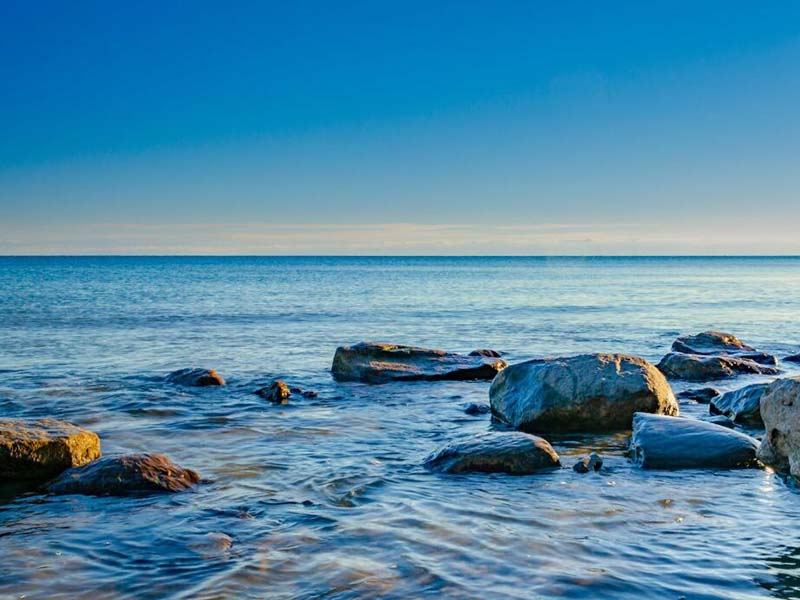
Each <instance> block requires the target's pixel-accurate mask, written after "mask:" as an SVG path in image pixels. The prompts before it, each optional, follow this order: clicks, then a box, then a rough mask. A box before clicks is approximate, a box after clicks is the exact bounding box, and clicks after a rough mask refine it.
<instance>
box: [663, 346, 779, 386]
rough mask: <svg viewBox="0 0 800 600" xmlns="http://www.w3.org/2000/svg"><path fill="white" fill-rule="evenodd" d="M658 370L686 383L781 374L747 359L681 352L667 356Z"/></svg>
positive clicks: (773, 368)
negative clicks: (737, 376) (753, 375)
mask: <svg viewBox="0 0 800 600" xmlns="http://www.w3.org/2000/svg"><path fill="white" fill-rule="evenodd" d="M658 369H659V370H660V371H661V372H662V373H664V375H666V376H667V377H670V378H673V379H684V380H686V381H711V380H715V379H726V378H728V377H735V376H736V375H742V374H745V373H752V374H759V375H776V374H778V373H780V371H779V370H778V369H776V368H775V367H768V366H765V365H761V364H759V363H757V362H754V361H752V360H749V359H746V358H739V357H735V356H706V355H702V354H683V353H681V352H670V353H669V354H667V355H666V356H665V357H664V358H662V359H661V362H659V363H658Z"/></svg>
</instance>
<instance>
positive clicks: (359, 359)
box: [331, 342, 507, 383]
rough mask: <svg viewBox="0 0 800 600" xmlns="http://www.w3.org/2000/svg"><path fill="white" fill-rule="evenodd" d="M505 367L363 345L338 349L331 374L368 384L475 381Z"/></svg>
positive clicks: (461, 357)
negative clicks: (417, 381)
mask: <svg viewBox="0 0 800 600" xmlns="http://www.w3.org/2000/svg"><path fill="white" fill-rule="evenodd" d="M506 366H507V363H506V362H505V361H504V360H502V359H499V358H490V357H485V356H464V355H463V354H454V353H452V352H445V351H444V350H430V349H428V348H415V347H413V346H399V345H396V344H382V343H375V342H361V343H359V344H355V345H354V346H341V347H339V348H337V349H336V354H335V356H334V357H333V366H332V367H331V372H332V373H333V376H334V378H335V379H337V380H339V381H362V382H365V383H386V382H389V381H414V380H426V381H436V380H475V379H493V378H494V376H495V375H497V373H498V372H499V371H501V370H502V369H504V368H505V367H506Z"/></svg>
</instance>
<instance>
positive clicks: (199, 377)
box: [167, 367, 225, 387]
mask: <svg viewBox="0 0 800 600" xmlns="http://www.w3.org/2000/svg"><path fill="white" fill-rule="evenodd" d="M167 383H173V384H175V385H185V386H189V387H206V386H210V385H225V380H224V379H223V378H222V377H221V376H220V374H219V373H217V372H216V371H215V370H214V369H198V368H191V367H190V368H187V369H178V370H177V371H173V372H172V373H170V374H169V375H167Z"/></svg>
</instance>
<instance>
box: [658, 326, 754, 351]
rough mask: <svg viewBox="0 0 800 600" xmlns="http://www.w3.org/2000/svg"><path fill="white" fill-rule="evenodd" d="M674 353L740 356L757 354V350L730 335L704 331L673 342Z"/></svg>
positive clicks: (681, 337)
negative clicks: (750, 353)
mask: <svg viewBox="0 0 800 600" xmlns="http://www.w3.org/2000/svg"><path fill="white" fill-rule="evenodd" d="M672 351H673V352H683V353H684V354H738V353H741V352H755V351H756V349H755V348H753V347H752V346H748V345H747V344H745V343H744V342H743V341H742V340H740V339H739V338H737V337H736V336H735V335H731V334H730V333H723V332H721V331H704V332H703V333H698V334H696V335H682V336H680V337H679V338H678V339H676V340H675V341H674V342H672Z"/></svg>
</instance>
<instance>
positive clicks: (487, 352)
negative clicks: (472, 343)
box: [469, 348, 502, 358]
mask: <svg viewBox="0 0 800 600" xmlns="http://www.w3.org/2000/svg"><path fill="white" fill-rule="evenodd" d="M469 356H486V357H487V358H500V357H501V356H502V354H501V353H500V352H498V351H497V350H492V349H491V348H478V349H477V350H473V351H472V352H470V353H469Z"/></svg>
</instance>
